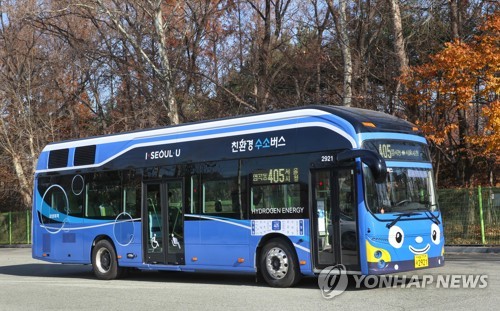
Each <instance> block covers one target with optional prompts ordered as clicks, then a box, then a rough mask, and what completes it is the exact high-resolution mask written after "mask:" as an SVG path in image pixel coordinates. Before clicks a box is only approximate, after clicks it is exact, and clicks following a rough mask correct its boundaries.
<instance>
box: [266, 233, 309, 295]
mask: <svg viewBox="0 0 500 311" xmlns="http://www.w3.org/2000/svg"><path fill="white" fill-rule="evenodd" d="M260 270H261V272H262V276H263V277H264V279H265V280H266V282H267V283H268V284H269V285H271V286H273V287H290V286H293V285H294V284H296V283H297V282H298V281H299V280H300V270H299V266H298V261H297V255H296V254H295V251H294V249H293V248H292V247H291V246H290V245H289V244H288V243H286V242H285V241H283V239H272V240H270V241H269V242H267V243H266V245H265V246H264V248H263V249H262V252H261V255H260Z"/></svg>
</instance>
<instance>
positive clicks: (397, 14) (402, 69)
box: [388, 0, 408, 113]
mask: <svg viewBox="0 0 500 311" xmlns="http://www.w3.org/2000/svg"><path fill="white" fill-rule="evenodd" d="M388 1H389V7H390V9H391V19H392V26H393V33H394V52H395V54H396V59H397V66H398V72H397V73H398V74H397V76H401V75H402V74H404V73H406V72H407V71H408V56H407V54H406V48H405V40H404V35H403V22H402V21H401V11H400V9H399V1H398V0H388ZM395 78H396V79H397V81H396V89H395V91H394V100H393V102H390V103H389V112H391V113H394V112H395V110H401V107H400V104H399V96H400V93H401V82H400V81H399V79H398V78H397V77H395ZM393 104H395V105H396V107H394V106H393Z"/></svg>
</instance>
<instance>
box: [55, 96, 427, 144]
mask: <svg viewBox="0 0 500 311" xmlns="http://www.w3.org/2000/svg"><path fill="white" fill-rule="evenodd" d="M300 110H317V111H323V112H327V113H330V114H332V115H335V116H338V117H340V118H342V119H344V120H345V121H347V122H348V123H350V125H351V126H352V127H353V129H354V130H355V132H356V133H363V132H393V133H403V134H412V135H419V136H423V134H422V132H421V131H420V130H417V128H416V126H415V125H414V124H412V123H410V122H408V121H405V120H403V119H400V118H397V117H395V116H393V115H390V114H387V113H383V112H379V111H373V110H368V109H362V108H353V107H344V106H322V105H310V106H302V107H296V108H289V109H283V110H275V111H269V112H263V113H255V114H247V115H240V116H233V117H227V118H220V119H213V120H204V121H197V122H189V123H183V124H179V125H170V126H164V127H158V128H149V129H140V130H135V131H129V132H121V133H113V134H107V135H100V136H91V137H86V138H78V139H71V140H63V141H57V142H51V143H48V144H47V146H51V145H56V144H63V143H69V142H82V143H83V141H85V140H94V139H98V138H103V137H110V136H124V135H126V136H134V137H140V136H142V135H141V133H142V134H143V135H148V136H149V134H150V133H151V132H154V131H157V130H161V129H167V128H168V129H172V130H175V129H178V130H179V131H184V130H185V129H186V130H190V129H188V128H187V127H193V130H195V129H196V128H198V127H200V126H201V127H203V126H204V125H209V124H213V125H214V126H225V125H227V121H232V123H234V124H238V123H247V122H248V121H246V120H244V119H248V118H252V119H254V120H257V119H258V118H259V117H265V116H272V115H279V114H286V113H287V112H294V111H300ZM239 120H240V122H238V121H239ZM219 123H220V124H219ZM223 123H224V124H223ZM126 139H128V138H126V137H124V140H126Z"/></svg>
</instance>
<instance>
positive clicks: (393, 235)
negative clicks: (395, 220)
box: [389, 226, 405, 248]
mask: <svg viewBox="0 0 500 311" xmlns="http://www.w3.org/2000/svg"><path fill="white" fill-rule="evenodd" d="M404 240H405V234H404V232H403V229H401V228H400V227H398V226H392V227H391V229H389V243H390V244H391V246H392V247H394V248H400V247H401V246H403V242H404Z"/></svg>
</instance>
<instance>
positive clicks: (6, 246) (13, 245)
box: [0, 244, 31, 248]
mask: <svg viewBox="0 0 500 311" xmlns="http://www.w3.org/2000/svg"><path fill="white" fill-rule="evenodd" d="M0 248H31V244H0Z"/></svg>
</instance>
